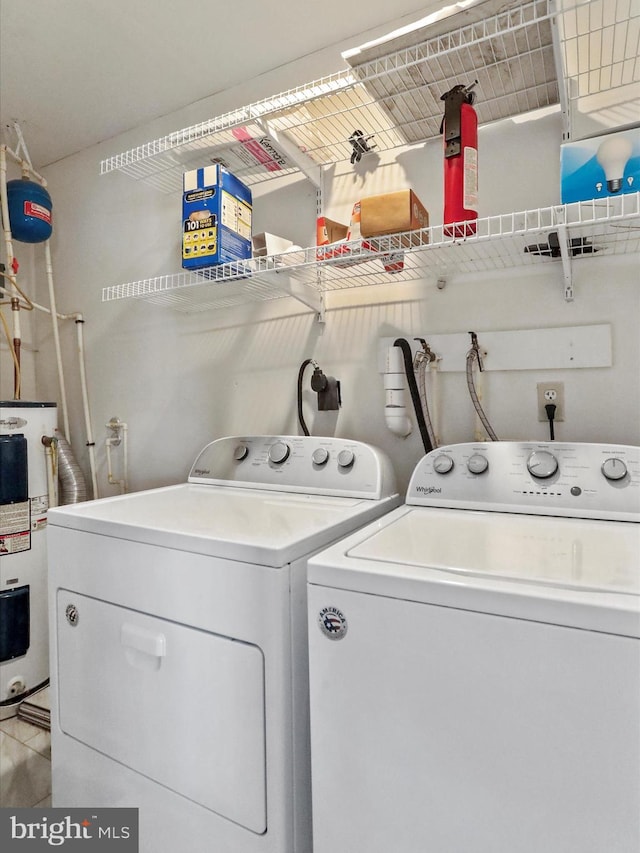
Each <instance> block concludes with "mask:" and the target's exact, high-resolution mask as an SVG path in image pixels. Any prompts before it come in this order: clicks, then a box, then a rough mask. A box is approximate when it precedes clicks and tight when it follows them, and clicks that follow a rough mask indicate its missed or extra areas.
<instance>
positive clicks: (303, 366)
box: [297, 358, 313, 435]
mask: <svg viewBox="0 0 640 853" xmlns="http://www.w3.org/2000/svg"><path fill="white" fill-rule="evenodd" d="M310 364H313V359H312V358H307V359H305V360H304V361H303V362H302V364H301V365H300V370H299V371H298V395H297V396H298V421H299V422H300V426H301V427H302V432H303V433H304V434H305V435H309V430H308V428H307V425H306V423H305V420H304V415H303V414H302V377H303V376H304V372H305V370H306V369H307V367H308V366H309V365H310Z"/></svg>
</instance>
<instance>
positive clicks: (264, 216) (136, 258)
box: [2, 40, 640, 495]
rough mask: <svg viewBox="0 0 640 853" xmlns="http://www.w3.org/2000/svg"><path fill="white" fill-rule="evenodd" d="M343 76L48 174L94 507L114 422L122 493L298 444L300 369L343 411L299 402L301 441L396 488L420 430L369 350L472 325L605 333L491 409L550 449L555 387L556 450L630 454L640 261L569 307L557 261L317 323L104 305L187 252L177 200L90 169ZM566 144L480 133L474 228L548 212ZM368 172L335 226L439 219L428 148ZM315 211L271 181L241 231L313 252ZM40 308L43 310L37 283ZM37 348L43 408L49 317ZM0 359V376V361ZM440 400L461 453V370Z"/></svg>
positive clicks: (200, 113) (272, 84) (492, 387)
mask: <svg viewBox="0 0 640 853" xmlns="http://www.w3.org/2000/svg"><path fill="white" fill-rule="evenodd" d="M356 41H357V40H356ZM354 43H355V42H354ZM336 55H337V54H336ZM321 66H322V67H321ZM339 67H340V64H339V62H338V63H336V61H335V60H333V59H329V57H328V56H327V57H325V58H324V59H323V57H322V56H317V55H316V56H314V57H313V58H312V59H311V60H310V62H309V65H308V66H305V65H304V64H301V63H298V64H296V65H295V66H290V67H288V68H284V69H280V70H279V71H278V72H274V73H272V74H270V75H265V76H264V77H262V78H260V79H259V80H257V81H255V85H253V86H251V87H248V86H247V87H245V88H243V89H238V90H236V91H233V92H227V93H224V94H223V95H221V96H217V97H216V98H215V99H211V100H210V102H207V103H200V104H198V105H195V106H193V107H190V108H188V109H185V110H183V111H181V112H180V113H178V114H174V115H172V116H168V117H166V118H165V119H163V120H161V121H157V122H154V123H153V125H148V126H147V127H144V128H140V129H138V130H136V131H133V132H131V133H128V134H125V135H123V136H121V137H119V138H117V139H112V140H109V141H108V142H105V143H103V144H101V145H100V146H97V147H95V148H93V149H89V150H86V151H83V152H81V153H79V154H77V155H75V156H73V157H69V158H68V159H65V160H63V161H61V162H59V163H57V164H55V165H53V166H51V167H50V168H48V169H47V171H46V177H47V179H48V181H49V189H50V192H51V195H52V197H53V201H54V217H55V234H54V238H53V253H54V268H55V275H56V282H57V293H58V308H59V310H60V311H64V312H70V311H80V312H82V313H83V314H84V316H85V318H86V321H87V322H86V327H85V336H86V342H87V369H88V377H89V384H90V402H91V412H92V417H93V421H94V430H95V435H96V440H97V442H98V443H99V448H98V451H97V455H98V459H99V462H100V474H99V479H100V489H101V494H102V495H105V494H110V493H113V492H114V491H115V489H114V487H110V486H107V485H106V482H105V460H104V447H103V442H104V438H105V437H106V430H105V428H104V424H105V423H106V422H107V421H108V420H109V418H110V417H112V416H118V417H119V418H120V419H121V420H123V421H126V422H127V424H128V425H129V439H130V443H129V448H130V486H131V489H133V490H135V489H142V488H147V487H152V486H156V485H161V484H166V483H173V482H178V481H182V480H184V479H185V477H186V474H187V473H188V470H189V466H190V464H191V462H192V461H193V458H194V456H195V454H196V453H197V452H198V450H199V449H200V448H201V446H202V445H204V444H205V443H206V442H207V441H210V440H211V439H213V438H215V437H218V436H222V435H229V434H241V433H246V434H249V433H282V434H286V433H298V432H299V428H298V424H297V416H296V378H297V373H298V368H299V366H300V364H301V362H302V361H303V360H304V359H306V358H311V357H313V358H315V359H316V360H317V361H318V362H319V363H320V365H321V366H322V368H323V369H324V370H325V372H326V373H328V374H331V375H334V376H336V377H338V378H339V379H340V380H341V383H342V397H343V408H342V409H341V411H340V412H339V414H338V416H337V417H336V416H335V415H334V414H330V413H327V414H318V413H314V411H313V409H314V400H315V395H314V394H313V393H312V392H311V391H310V390H305V395H304V399H305V412H306V418H307V423H308V424H309V426H310V428H311V431H312V432H313V433H316V434H322V433H335V434H336V435H343V436H349V437H352V438H357V439H360V440H364V441H368V442H372V443H374V444H376V445H378V446H380V447H382V448H384V449H385V450H386V451H387V452H388V453H389V455H390V456H391V459H392V461H393V463H394V465H395V467H396V470H397V473H398V476H399V478H400V482H401V486H402V487H403V488H404V487H405V486H406V482H407V479H408V477H409V474H410V472H411V470H412V468H413V466H414V465H415V463H416V461H417V460H418V459H419V457H420V456H421V454H422V446H421V442H420V438H419V434H418V432H417V430H415V431H414V433H413V434H412V435H411V436H410V437H409V438H408V439H406V440H402V439H399V438H397V437H395V436H393V435H392V434H391V433H389V432H388V431H387V429H386V427H385V422H384V413H383V405H384V394H383V389H382V381H381V377H380V375H379V374H378V372H377V341H378V339H379V338H380V337H388V336H395V335H406V336H410V337H413V336H415V335H419V334H420V335H427V334H428V333H429V332H431V333H435V332H466V331H468V330H469V329H474V330H475V331H477V332H478V333H479V334H480V335H481V333H482V331H486V330H506V329H527V328H529V329H531V328H541V327H554V326H570V325H574V324H575V325H584V324H591V323H610V324H611V325H612V334H613V351H614V354H613V361H614V363H613V366H612V367H611V368H601V369H582V370H578V369H574V370H564V371H546V372H542V371H541V372H538V371H535V370H534V371H522V372H513V371H508V372H506V371H505V372H494V373H491V374H487V376H486V377H485V403H486V408H487V412H488V414H489V417H490V420H491V421H492V423H493V425H494V428H495V430H496V432H497V433H498V435H499V436H500V437H501V438H511V439H525V438H539V439H543V438H546V437H547V435H548V433H547V428H546V425H544V424H540V423H538V420H537V408H536V383H537V382H538V381H541V380H543V379H547V378H553V379H554V380H560V381H563V382H564V383H565V395H566V420H565V422H564V423H562V424H558V425H557V429H556V438H558V439H566V440H575V441H610V442H621V443H629V444H640V387H639V386H640V382H639V378H638V365H639V364H640V351H639V348H640V344H639V340H640V336H639V335H638V317H639V316H640V310H639V309H640V288H638V284H637V281H636V277H637V276H636V272H637V257H636V258H629V257H627V258H624V257H622V258H615V259H606V258H598V257H596V258H593V259H588V260H581V261H578V262H576V263H575V264H574V270H575V292H576V298H575V301H574V302H570V303H569V302H565V300H564V298H563V284H562V274H561V266H560V265H559V264H548V265H547V264H545V265H543V266H541V267H539V268H535V269H533V270H532V268H531V267H528V268H524V269H511V270H506V271H503V272H499V273H495V274H483V275H477V276H465V277H458V278H453V279H452V280H451V281H450V282H449V284H448V286H447V287H446V288H445V289H444V290H443V291H440V290H438V289H437V287H436V285H435V281H434V280H433V279H427V280H425V281H419V282H409V283H396V284H394V283H390V284H389V285H376V286H369V287H363V288H356V289H349V290H344V291H340V292H332V293H329V294H327V309H328V310H327V315H326V324H325V325H324V326H320V325H319V324H317V323H316V322H315V319H314V315H313V313H312V312H311V311H309V310H307V309H306V308H304V307H303V306H301V305H300V304H299V303H297V302H296V301H294V300H293V299H290V298H284V299H279V300H276V301H274V302H270V303H266V304H265V303H260V304H250V305H246V306H243V307H239V308H232V309H225V310H220V311H209V312H205V313H202V314H195V315H185V314H179V313H175V312H172V311H170V310H168V309H166V308H162V307H159V306H154V305H151V304H148V303H145V302H144V301H138V300H123V301H115V302H110V303H102V302H101V290H102V288H103V287H105V286H107V285H112V284H120V283H123V282H129V281H135V280H138V279H142V278H146V277H150V276H154V275H160V274H163V273H168V272H174V271H178V270H179V269H180V239H181V223H180V219H181V216H180V198H179V197H178V196H175V197H172V196H166V195H163V194H161V193H160V192H158V191H157V190H154V189H153V188H149V187H147V186H145V185H144V184H140V183H136V182H135V181H132V180H131V179H130V178H128V177H126V176H124V175H121V174H117V173H116V174H111V175H107V176H104V177H100V175H99V164H100V160H101V159H102V158H104V157H108V156H111V155H113V154H116V153H119V152H120V151H123V150H126V149H128V148H130V147H132V146H133V145H136V144H139V143H141V142H145V141H148V140H150V139H153V138H155V137H157V136H159V135H161V134H163V133H167V132H170V131H172V130H176V129H178V128H180V127H183V126H186V125H188V124H191V123H193V122H195V121H199V120H202V119H204V118H207V117H209V116H211V115H215V114H218V113H220V112H224V111H226V110H228V109H231V108H233V107H236V106H240V105H242V104H244V103H249V102H251V101H253V100H256V99H259V98H261V97H264V96H267V95H269V94H273V93H274V92H278V91H281V90H283V89H286V88H289V87H290V86H293V85H297V84H298V83H303V82H305V81H307V80H311V79H314V78H315V77H318V76H320V75H322V74H324V73H331V72H332V71H334V70H336V69H337V68H339ZM105 109H108V104H105ZM560 139H561V130H560V119H559V114H558V113H554V114H552V115H547V116H545V117H542V118H536V119H532V120H531V121H528V122H526V123H516V122H512V121H507V122H503V123H501V124H499V125H494V126H490V127H486V128H484V129H482V131H481V134H480V199H481V207H480V215H481V216H486V215H490V214H494V213H502V212H508V211H512V210H522V209H527V208H536V207H544V206H548V205H551V204H555V203H557V202H558V201H559V174H558V173H559V145H560ZM396 155H397V156H396ZM394 160H395V161H396V162H392V161H394ZM371 162H372V161H370V163H371ZM374 162H375V161H374ZM370 163H369V164H365V162H364V161H363V165H364V166H367V173H366V174H365V173H364V170H363V171H362V172H358V173H356V172H354V170H353V169H352V167H351V166H350V165H349V164H344V165H342V164H341V165H340V166H339V167H337V168H336V169H335V170H332V172H333V173H334V174H333V177H334V180H333V181H332V182H331V186H330V188H329V192H328V193H327V198H326V206H325V212H326V213H327V214H328V215H330V216H333V217H334V218H338V219H345V218H348V215H349V211H350V208H351V204H352V203H353V201H354V200H356V199H357V198H359V197H360V196H362V195H369V194H373V193H376V192H384V191H388V190H390V189H396V188H403V187H406V186H412V187H413V188H414V189H415V190H416V192H417V193H418V195H419V196H420V198H421V199H422V201H423V202H424V204H425V205H426V206H427V207H428V208H429V210H430V212H431V215H432V222H433V223H434V224H438V223H440V222H441V221H442V215H441V209H442V186H441V185H442V163H441V149H440V142H439V140H436V141H434V142H432V143H429V144H427V145H425V146H419V147H417V148H415V149H413V150H408V151H404V152H400V153H399V154H397V152H396V154H393V155H388V154H385V155H381V156H380V163H379V165H378V167H377V168H376V170H375V171H373V172H370V171H369V165H370ZM315 203H316V199H315V190H314V189H313V188H312V187H311V186H310V185H309V184H307V183H306V182H305V181H303V180H301V181H296V182H294V183H293V184H292V185H291V186H289V187H287V188H286V189H282V190H280V189H278V188H277V185H276V184H275V183H274V182H270V183H269V184H267V185H264V186H263V187H260V188H258V189H256V192H255V195H254V217H255V218H254V230H255V231H256V232H260V231H263V230H268V231H272V232H275V233H278V234H281V235H283V236H288V237H290V238H291V239H293V240H294V241H295V242H297V243H300V244H302V245H310V244H311V243H312V242H313V239H314V233H315ZM35 251H36V253H37V251H38V250H37V249H36V250H35ZM37 295H38V298H39V299H40V300H41V301H46V289H45V287H44V281H43V279H42V278H41V279H40V281H39V284H38V291H37ZM74 335H75V332H74V330H72V329H66V328H65V329H64V330H63V344H64V349H65V362H66V365H67V381H68V384H69V386H70V392H71V394H70V401H71V426H72V436H71V438H72V442H73V444H74V448H75V452H76V455H77V456H78V459H79V461H80V462H81V464H82V465H83V467H85V468H86V466H87V456H86V449H85V447H84V442H85V435H84V429H83V422H82V411H81V403H80V397H79V391H78V387H77V382H76V375H77V368H76V361H75V355H74V341H75V337H74ZM37 342H38V346H39V349H40V353H39V355H38V360H37V377H36V380H35V387H33V388H32V389H31V391H32V392H33V394H35V395H37V396H38V397H39V398H41V399H50V398H55V397H57V394H58V391H57V379H56V375H55V369H54V364H53V359H52V356H51V352H52V350H51V344H52V341H51V332H50V329H49V326H48V324H47V322H46V320H44V319H43V318H38V324H37ZM2 357H3V362H4V361H5V353H4V352H3V354H2ZM308 379H309V376H307V382H306V389H308V387H309V386H308ZM4 381H5V390H4V394H5V396H6V395H7V390H6V379H5V380H4ZM441 390H442V405H443V410H444V415H443V429H442V435H443V439H444V440H445V441H446V442H457V441H465V440H471V439H472V438H473V427H474V417H473V410H472V406H471V402H470V400H469V397H468V394H467V389H466V383H465V379H464V373H462V372H460V373H448V374H445V375H443V376H442V381H441ZM26 396H27V395H26V394H23V398H25V399H26Z"/></svg>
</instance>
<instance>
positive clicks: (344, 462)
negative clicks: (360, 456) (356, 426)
mask: <svg viewBox="0 0 640 853" xmlns="http://www.w3.org/2000/svg"><path fill="white" fill-rule="evenodd" d="M355 461H356V457H355V456H354V453H353V450H341V451H340V453H338V468H351V466H352V465H353V463H354V462H355Z"/></svg>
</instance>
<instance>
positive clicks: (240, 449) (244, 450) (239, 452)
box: [233, 444, 249, 462]
mask: <svg viewBox="0 0 640 853" xmlns="http://www.w3.org/2000/svg"><path fill="white" fill-rule="evenodd" d="M248 455H249V448H248V447H247V445H246V444H239V445H238V446H237V447H236V448H235V449H234V451H233V458H234V459H235V460H236V462H242V460H243V459H246V458H247V456H248Z"/></svg>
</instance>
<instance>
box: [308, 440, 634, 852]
mask: <svg viewBox="0 0 640 853" xmlns="http://www.w3.org/2000/svg"><path fill="white" fill-rule="evenodd" d="M639 521H640V448H636V447H628V446H619V445H593V444H592V445H578V444H564V443H563V444H561V443H554V444H550V443H530V442H529V443H516V442H514V443H509V442H501V443H490V444H465V445H455V446H449V447H444V448H440V449H438V450H436V451H434V452H432V453H430V454H428V455H427V456H425V457H424V458H423V459H422V460H421V462H420V463H419V464H418V466H417V468H416V469H415V471H414V474H413V477H412V480H411V483H410V487H409V492H408V497H407V502H406V505H405V506H404V507H401V508H398V509H396V510H394V511H393V512H391V513H389V514H388V515H386V516H385V517H384V518H382V519H380V520H379V521H377V522H375V523H374V524H371V525H369V526H368V527H366V528H364V529H362V530H361V531H359V532H357V533H355V534H353V535H351V536H349V537H347V538H346V539H344V540H342V541H341V542H339V543H338V544H336V545H333V546H332V547H330V548H329V549H327V550H325V551H323V552H322V553H320V554H318V555H317V556H315V557H314V558H313V559H312V560H311V561H310V562H309V570H308V575H309V584H310V586H309V595H308V599H309V632H310V633H309V654H310V696H311V699H310V702H311V753H312V791H313V823H314V853H330V851H331V853H333V851H335V850H348V851H352V850H358V851H366V853H389V851H398V853H400V851H401V853H516V851H517V853H603V851H611V853H613V851H615V853H638V850H640V639H639V638H640V524H639V523H638V522H639Z"/></svg>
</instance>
